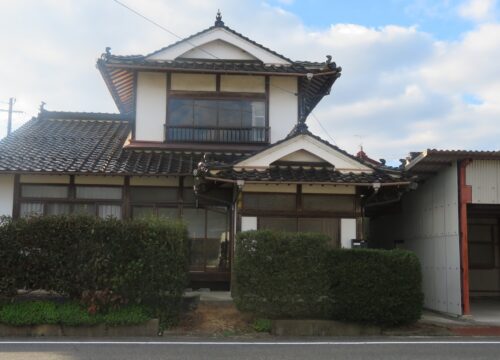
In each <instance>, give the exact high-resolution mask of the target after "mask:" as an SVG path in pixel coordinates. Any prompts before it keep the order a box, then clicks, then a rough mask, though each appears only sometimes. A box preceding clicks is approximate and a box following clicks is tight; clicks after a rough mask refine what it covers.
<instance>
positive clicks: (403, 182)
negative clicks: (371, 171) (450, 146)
mask: <svg viewBox="0 0 500 360" xmlns="http://www.w3.org/2000/svg"><path fill="white" fill-rule="evenodd" d="M204 179H206V180H211V181H220V182H227V183H237V182H238V181H242V180H232V179H221V178H214V177H209V176H205V177H204ZM244 181H245V184H266V183H268V184H314V185H344V186H367V187H373V183H345V182H326V181H318V182H308V181H255V180H254V181H252V180H244ZM411 183H412V182H411V181H399V182H392V183H380V186H381V187H387V186H402V185H410V184H411Z"/></svg>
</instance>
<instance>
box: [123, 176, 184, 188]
mask: <svg viewBox="0 0 500 360" xmlns="http://www.w3.org/2000/svg"><path fill="white" fill-rule="evenodd" d="M130 185H131V186H179V178H178V177H176V176H168V177H167V176H132V177H131V178H130ZM184 185H185V184H184Z"/></svg>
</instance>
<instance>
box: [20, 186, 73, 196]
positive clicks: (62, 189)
mask: <svg viewBox="0 0 500 360" xmlns="http://www.w3.org/2000/svg"><path fill="white" fill-rule="evenodd" d="M21 196H22V197H30V198H59V199H64V198H67V197H68V187H67V186H64V185H22V186H21Z"/></svg>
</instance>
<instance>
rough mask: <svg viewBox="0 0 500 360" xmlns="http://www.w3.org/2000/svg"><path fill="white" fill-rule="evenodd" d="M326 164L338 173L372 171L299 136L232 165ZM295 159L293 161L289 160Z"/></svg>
mask: <svg viewBox="0 0 500 360" xmlns="http://www.w3.org/2000/svg"><path fill="white" fill-rule="evenodd" d="M300 158H303V159H308V160H306V162H311V163H314V162H327V163H329V164H330V165H333V166H334V167H335V169H336V170H338V171H340V172H353V173H361V172H364V173H372V172H373V169H371V168H370V167H368V166H366V165H364V164H362V163H361V162H359V161H357V160H355V159H353V158H351V157H350V156H348V155H346V154H345V153H343V152H342V151H340V150H337V149H335V148H334V147H333V146H331V145H328V144H326V143H324V142H322V141H320V140H318V139H316V138H315V137H313V136H311V135H307V134H301V135H297V136H294V137H292V138H289V139H286V140H284V141H283V142H281V143H278V144H277V145H274V146H271V147H269V148H267V149H265V150H263V151H261V152H260V153H257V154H255V155H254V156H251V157H249V158H247V159H245V160H243V161H240V162H238V163H237V164H235V165H234V168H235V169H242V168H245V169H262V168H268V167H269V166H270V165H271V164H272V163H274V162H276V161H280V160H281V161H298V160H297V159H300ZM290 159H295V160H290Z"/></svg>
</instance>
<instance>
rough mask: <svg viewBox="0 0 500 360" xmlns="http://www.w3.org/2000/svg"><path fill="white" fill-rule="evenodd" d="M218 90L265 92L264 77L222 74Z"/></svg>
mask: <svg viewBox="0 0 500 360" xmlns="http://www.w3.org/2000/svg"><path fill="white" fill-rule="evenodd" d="M220 90H221V91H227V92H249V93H265V92H266V84H265V78H264V76H251V75H222V76H221V77H220Z"/></svg>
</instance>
